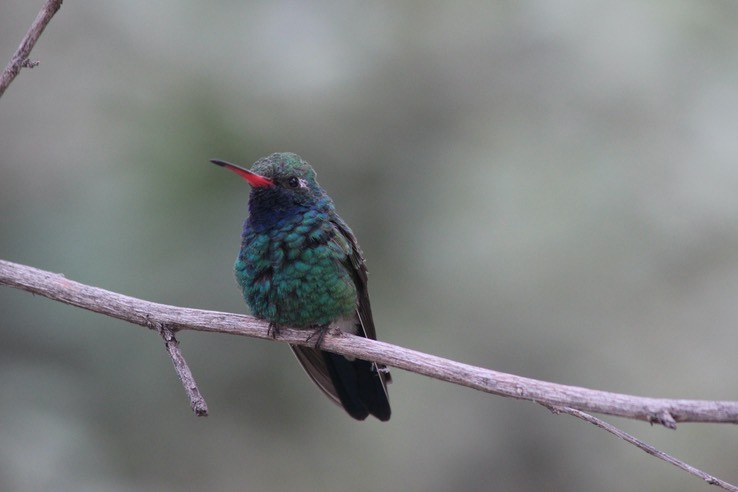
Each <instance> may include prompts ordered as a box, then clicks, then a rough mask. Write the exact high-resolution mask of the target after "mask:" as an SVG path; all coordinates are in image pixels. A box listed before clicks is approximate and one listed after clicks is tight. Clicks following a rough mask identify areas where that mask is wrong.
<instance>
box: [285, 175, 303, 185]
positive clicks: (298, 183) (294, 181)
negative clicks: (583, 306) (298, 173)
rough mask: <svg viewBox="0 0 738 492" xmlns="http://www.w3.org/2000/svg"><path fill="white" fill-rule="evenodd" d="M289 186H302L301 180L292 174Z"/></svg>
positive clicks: (288, 181) (288, 182)
mask: <svg viewBox="0 0 738 492" xmlns="http://www.w3.org/2000/svg"><path fill="white" fill-rule="evenodd" d="M287 186H289V187H290V188H297V187H299V186H300V180H299V179H297V178H296V177H295V176H292V177H291V178H290V179H288V180H287Z"/></svg>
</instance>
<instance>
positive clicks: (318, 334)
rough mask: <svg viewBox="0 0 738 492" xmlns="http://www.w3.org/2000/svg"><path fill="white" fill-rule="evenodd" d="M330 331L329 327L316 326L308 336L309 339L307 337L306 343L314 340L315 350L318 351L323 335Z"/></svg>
mask: <svg viewBox="0 0 738 492" xmlns="http://www.w3.org/2000/svg"><path fill="white" fill-rule="evenodd" d="M329 329H330V326H329V325H321V326H317V327H316V328H315V331H313V333H311V334H310V336H309V337H307V340H305V341H306V342H309V341H310V340H312V339H313V338H315V348H316V349H319V348H320V346H321V344H322V343H323V339H324V338H325V334H326V333H328V330H329Z"/></svg>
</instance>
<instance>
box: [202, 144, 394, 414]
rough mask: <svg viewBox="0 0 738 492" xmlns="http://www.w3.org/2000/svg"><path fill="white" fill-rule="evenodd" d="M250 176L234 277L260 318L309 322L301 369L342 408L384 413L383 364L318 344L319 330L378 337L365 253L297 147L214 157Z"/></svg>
mask: <svg viewBox="0 0 738 492" xmlns="http://www.w3.org/2000/svg"><path fill="white" fill-rule="evenodd" d="M211 162H212V163H213V164H217V165H219V166H222V167H225V168H226V169H230V170H231V171H233V172H235V173H236V174H238V175H239V176H241V177H242V178H244V179H246V181H248V182H249V184H250V185H251V194H250V196H249V217H248V219H246V222H245V223H244V226H243V234H242V236H241V238H242V241H241V251H240V252H239V253H238V258H237V259H236V265H235V269H236V280H237V282H238V285H239V286H240V287H241V289H242V291H243V296H244V299H245V300H246V303H247V304H248V305H249V307H250V308H251V312H252V314H253V315H254V316H256V317H257V318H261V319H264V320H266V321H269V323H270V326H271V329H272V331H273V333H277V332H278V330H279V327H280V326H290V327H296V328H305V329H312V330H314V334H316V335H317V343H316V347H315V348H313V347H304V346H297V345H291V346H290V347H291V348H292V351H293V352H294V353H295V355H296V356H297V360H298V361H299V362H300V364H302V367H303V368H305V371H306V372H307V374H308V376H310V378H311V379H312V380H313V382H314V383H315V384H317V385H318V387H319V388H320V389H321V390H322V391H323V393H325V394H326V395H327V396H328V397H329V398H330V399H331V400H333V401H334V402H335V403H337V404H339V405H341V406H342V407H343V408H344V409H345V410H346V411H347V412H348V414H349V415H351V416H352V417H353V418H355V419H357V420H364V419H365V418H366V417H367V416H368V415H370V414H371V415H374V416H375V417H376V418H378V419H379V420H382V421H386V420H389V418H390V413H391V410H390V405H389V399H388V396H387V383H389V382H391V378H390V375H389V371H388V370H387V368H386V367H384V366H382V365H378V364H375V363H373V362H368V361H365V360H361V359H354V358H349V357H344V356H342V355H337V354H332V353H330V352H325V351H323V350H320V349H319V348H318V347H319V344H320V341H321V340H322V337H323V335H324V334H325V332H326V330H329V329H332V328H338V329H340V330H341V331H344V332H346V333H352V334H354V335H359V336H362V337H367V338H371V339H376V332H375V329H374V321H373V320H372V312H371V308H370V306H369V293H368V291H367V285H366V284H367V270H366V266H365V264H364V256H363V254H362V252H361V249H360V248H359V244H358V243H357V242H356V238H355V237H354V234H353V233H352V232H351V229H350V228H349V226H348V225H346V223H345V222H344V221H343V219H341V217H339V216H338V214H337V213H336V209H335V207H334V205H333V200H331V198H330V197H329V196H328V195H327V194H326V192H325V191H323V189H322V188H321V187H320V185H319V184H318V182H317V181H316V180H315V171H314V170H313V168H312V167H311V166H310V164H308V163H307V162H306V161H304V160H303V159H302V158H300V156H298V155H296V154H291V153H286V152H285V153H277V154H272V155H270V156H268V157H264V158H262V159H259V160H258V161H256V162H255V163H254V165H253V166H252V167H251V170H250V171H249V170H246V169H244V168H242V167H239V166H237V165H235V164H231V163H229V162H224V161H221V160H215V159H214V160H211Z"/></svg>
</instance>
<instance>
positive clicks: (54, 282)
mask: <svg viewBox="0 0 738 492" xmlns="http://www.w3.org/2000/svg"><path fill="white" fill-rule="evenodd" d="M0 285H7V286H9V287H14V288H17V289H22V290H25V291H28V292H32V293H34V294H39V295H42V296H44V297H47V298H49V299H52V300H55V301H59V302H62V303H64V304H70V305H72V306H77V307H81V308H83V309H87V310H90V311H94V312H96V313H101V314H105V315H107V316H111V317H113V318H117V319H121V320H124V321H128V322H130V323H135V324H138V325H141V326H145V327H148V328H155V329H156V330H157V331H159V333H160V334H161V336H162V337H163V338H164V340H165V343H166V344H167V350H168V351H169V353H170V356H171V357H172V361H173V362H174V365H175V368H176V369H177V373H178V374H179V376H180V379H181V381H182V384H183V385H184V387H185V390H186V391H187V394H188V395H189V397H190V404H191V405H192V408H193V410H194V411H195V412H196V413H198V411H199V412H207V406H206V405H205V400H204V399H202V396H201V395H200V392H199V390H198V389H197V386H196V385H195V383H194V379H193V378H192V375H191V373H190V372H189V369H188V368H187V364H186V363H184V359H183V358H181V353H179V350H178V348H177V344H178V342H177V341H176V339H175V338H174V333H175V332H176V331H179V330H195V331H206V332H213V333H227V334H232V335H244V336H250V337H255V338H262V339H266V340H272V339H273V338H272V335H271V334H270V331H269V324H268V323H267V322H264V321H261V320H258V319H256V318H253V317H251V316H244V315H238V314H229V313H221V312H217V311H204V310H199V309H191V308H181V307H175V306H168V305H165V304H158V303H154V302H149V301H144V300H141V299H136V298H133V297H129V296H125V295H122V294H117V293H115V292H110V291H107V290H104V289H99V288H97V287H92V286H89V285H85V284H81V283H79V282H74V281H72V280H68V279H67V278H65V277H64V275H61V274H58V273H52V272H47V271H44V270H39V269H37V268H33V267H29V266H25V265H19V264H17V263H11V262H9V261H4V260H0ZM310 335H312V330H309V331H308V332H307V333H306V331H305V330H299V329H292V328H286V327H283V328H281V329H280V330H279V334H278V335H277V337H276V339H277V340H279V341H283V342H288V343H291V344H295V345H310V343H309V342H308V339H309V338H310ZM321 348H322V349H324V350H328V351H331V352H335V353H339V354H343V355H347V356H351V357H358V358H361V359H364V360H370V361H375V362H379V363H381V364H385V365H387V366H391V367H396V368H399V369H405V370H407V371H410V372H414V373H417V374H422V375H424V376H428V377H432V378H435V379H440V380H442V381H447V382H450V383H454V384H458V385H461V386H466V387H469V388H473V389H476V390H479V391H484V392H487V393H492V394H495V395H499V396H505V397H509V398H516V399H519V400H530V401H534V402H536V403H539V404H541V405H543V406H546V407H548V408H549V409H551V410H552V411H554V412H556V413H568V414H570V415H574V416H576V417H578V418H580V419H582V420H585V421H587V422H590V423H592V424H594V425H597V426H598V427H601V428H603V429H605V430H607V431H608V432H611V433H613V434H615V435H617V436H619V437H621V438H622V439H625V440H626V441H627V442H629V443H631V444H634V445H635V446H638V447H639V448H640V449H642V450H644V451H646V452H647V453H649V454H652V455H654V456H656V457H658V458H660V459H662V460H665V461H667V462H669V463H672V464H673V465H675V466H677V467H679V468H681V469H683V470H686V471H687V472H689V473H691V474H693V475H695V476H698V477H700V478H702V479H703V480H705V481H707V482H708V483H710V484H712V485H717V486H719V487H722V488H724V489H727V490H733V491H738V488H736V487H735V486H734V485H731V484H729V483H727V482H724V481H722V480H720V479H717V478H715V477H713V476H711V475H708V474H707V473H705V472H703V471H701V470H698V469H697V468H694V467H692V466H690V465H688V464H686V463H684V462H682V461H679V460H677V459H676V458H673V457H672V456H670V455H668V454H666V453H663V452H661V451H659V450H657V449H656V448H653V447H652V446H649V445H648V444H645V443H643V442H642V441H639V440H638V439H636V438H635V437H633V436H631V435H629V434H627V433H625V432H623V431H621V430H620V429H618V428H616V427H614V426H612V425H610V424H607V423H606V422H603V421H602V420H600V419H597V418H596V417H593V416H591V415H589V414H587V413H584V411H587V412H597V413H603V414H608V415H615V416H619V417H626V418H631V419H637V420H643V421H646V422H649V423H652V424H653V423H657V424H661V425H663V426H665V427H667V428H670V429H675V428H676V423H677V422H713V423H731V424H735V423H738V402H735V401H711V400H669V399H663V398H646V397H640V396H631V395H625V394H620V393H609V392H606V391H598V390H592V389H587V388H580V387H577V386H568V385H562V384H555V383H549V382H546V381H539V380H535V379H530V378H524V377H520V376H515V375H513V374H506V373H503V372H498V371H493V370H490V369H484V368H481V367H475V366H471V365H468V364H462V363H460V362H455V361H452V360H449V359H444V358H441V357H437V356H434V355H430V354H425V353H422V352H418V351H415V350H410V349H406V348H402V347H399V346H396V345H391V344H388V343H384V342H379V341H375V340H368V339H366V338H362V337H357V336H353V335H349V334H340V333H339V334H337V333H333V332H329V333H326V335H325V338H324V339H323V343H322V344H321Z"/></svg>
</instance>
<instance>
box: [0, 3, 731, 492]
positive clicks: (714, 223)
mask: <svg viewBox="0 0 738 492" xmlns="http://www.w3.org/2000/svg"><path fill="white" fill-rule="evenodd" d="M42 3H43V2H42V1H41V0H37V1H33V2H21V1H5V2H3V3H2V4H1V5H0V64H1V65H2V66H4V65H5V64H6V63H7V61H8V60H9V59H10V57H11V56H12V53H13V52H14V50H15V49H16V47H17V46H18V44H19V42H20V40H21V38H22V37H23V35H24V34H25V32H26V31H27V29H28V27H29V26H30V24H31V22H32V21H33V19H34V18H35V16H36V14H37V12H38V10H39V9H40V7H41V5H42ZM736 46H738V4H736V3H734V2H727V1H717V2H700V1H696V0H693V1H676V2H647V3H644V2H639V1H631V0H626V1H621V2H612V1H595V2H585V1H574V0H571V1H566V0H556V1H541V0H539V1H534V0H524V1H518V2H484V1H468V2H466V1H462V2H452V3H442V2H423V1H404V2H390V1H379V2H371V3H366V2H335V3H334V2H326V1H323V2H320V1H319V2H311V3H309V4H308V3H305V2H298V1H269V2H267V1H257V2H232V1H214V2H193V1H190V2H181V1H176V2H175V1H172V0H165V1H161V2H154V3H152V2H144V1H141V0H134V1H130V2H85V3H84V4H83V3H80V2H73V1H67V2H65V3H64V5H63V6H62V8H61V10H60V12H59V13H58V14H57V15H56V17H55V18H54V19H53V20H52V22H51V24H50V25H49V27H48V28H47V30H46V32H45V33H44V35H43V36H42V38H41V40H40V42H39V43H38V45H37V46H36V49H35V50H34V51H33V53H32V56H31V59H34V60H40V61H41V65H40V66H39V67H38V68H36V69H34V70H24V71H23V72H22V73H21V74H20V76H19V77H18V78H17V79H16V80H15V82H14V83H13V84H12V85H11V86H10V88H9V89H8V91H7V92H6V93H5V95H4V97H3V98H2V100H0V258H2V259H5V260H10V261H14V262H19V263H23V264H27V265H32V266H35V267H38V268H42V269H46V270H50V271H53V272H61V273H64V274H65V275H66V276H67V277H69V278H71V279H74V280H77V281H80V282H84V283H88V284H91V285H95V286H99V287H103V288H106V289H110V290H113V291H116V292H121V293H124V294H128V295H132V296H136V297H140V298H144V299H148V300H151V301H156V302H161V303H169V304H174V305H178V306H189V307H194V308H203V309H212V310H222V311H230V312H237V313H243V312H246V307H245V304H244V302H243V300H242V299H241V296H240V293H239V291H238V289H237V288H236V285H235V281H234V279H233V273H232V265H233V260H234V259H235V255H236V253H237V250H238V247H239V235H240V231H241V224H242V221H243V219H244V218H245V216H246V213H247V210H246V200H247V195H248V191H249V189H248V186H247V185H246V183H244V182H243V180H240V179H238V178H237V177H235V176H233V175H232V174H230V173H227V172H225V171H223V170H222V169H219V168H216V167H215V166H213V165H211V164H209V163H208V159H210V158H214V157H217V158H221V159H227V160H231V161H234V162H239V163H242V164H244V165H246V166H250V165H251V163H252V162H253V161H255V160H256V159H258V158H259V157H261V156H263V155H267V154H270V153H272V152H275V151H292V152H297V153H299V154H300V155H302V156H303V157H304V158H305V159H307V160H308V161H310V162H311V163H312V164H313V165H314V167H315V168H316V170H317V172H318V177H319V181H320V183H321V185H322V186H323V187H324V188H326V189H327V190H328V192H329V193H330V194H331V195H332V197H333V198H334V200H335V202H336V204H337V206H338V209H339V211H340V213H341V215H342V216H343V217H344V219H346V221H347V222H348V223H349V224H350V225H351V226H352V228H353V229H354V232H355V233H356V235H357V236H358V238H359V241H360V243H361V245H362V247H363V249H364V252H365V254H366V257H367V261H368V266H369V269H370V273H371V279H370V285H369V287H370V292H371V295H372V304H373V308H374V317H375V319H376V323H377V327H378V332H379V337H380V338H381V339H382V340H384V341H387V342H391V343H395V344H399V345H402V346H405V347H409V348H414V349H417V350H421V351H425V352H429V353H433V354H436V355H440V356H444V357H448V358H452V359H456V360H459V361H463V362H466V363H470V364H475V365H480V366H484V367H489V368H493V369H496V370H500V371H506V372H512V373H515V374H520V375H524V376H528V377H532V378H538V379H544V380H549V381H554V382H560V383H567V384H573V385H580V386H587V387H593V388H598V389H603V390H610V391H617V392H626V393H632V394H638V395H647V396H654V397H672V398H700V399H726V400H736V399H738V381H737V380H736V379H737V378H736V374H737V372H738V362H737V361H736V356H735V347H736V346H737V344H738V330H736V327H735V318H736V313H738V306H736V299H738V165H737V164H738V137H736V134H737V132H738V62H737V61H736ZM0 338H1V339H2V343H0V393H2V398H1V399H0V490H2V491H8V492H14V491H30V490H33V491H40V490H53V491H83V492H84V491H102V490H104V491H121V492H127V491H134V490H135V491H180V490H193V491H194V490H254V491H259V490H329V491H333V490H346V489H351V490H354V491H374V490H408V491H445V490H501V491H502V490H510V491H534V490H542V489H545V490H556V491H559V490H560V491H568V490H596V491H622V490H653V491H656V490H664V491H667V490H668V491H674V490H691V491H694V490H704V491H707V490H713V489H712V488H711V487H710V486H708V485H706V484H703V483H702V482H700V481H699V480H698V479H696V478H694V477H692V476H689V475H687V474H686V473H684V472H681V471H679V470H677V469H676V468H674V467H672V466H670V465H667V464H665V463H663V462H661V461H658V460H656V459H654V458H651V457H649V456H647V455H646V454H644V453H643V452H641V451H640V450H637V449H636V448H634V447H632V446H630V445H628V444H626V443H624V442H622V441H620V440H618V439H616V438H614V437H612V436H610V435H608V434H606V433H605V432H603V431H601V430H599V429H596V428H594V427H592V426H589V425H587V424H584V423H582V422H580V421H577V420H575V419H573V418H571V417H567V416H555V415H553V414H551V413H550V412H548V411H547V410H546V409H544V408H542V407H539V406H537V405H534V404H531V403H528V402H520V401H515V400H509V399H504V398H499V397H492V396H490V395H485V394H482V393H478V392H474V391H472V390H469V389H465V388H461V387H457V386H452V385H450V384H445V383H440V382H437V381H433V380H430V379H426V378H423V377H420V376H417V375H414V374H408V373H405V372H402V371H399V370H395V371H394V373H393V376H394V381H395V382H394V384H393V385H392V387H391V388H390V393H391V401H392V404H393V410H394V413H393V416H392V420H391V421H390V422H389V423H387V424H382V423H379V422H377V421H376V420H371V421H366V422H363V423H359V422H355V421H353V420H352V419H350V418H349V417H348V416H347V415H346V414H345V413H344V412H343V411H341V410H340V409H338V408H337V407H335V406H333V405H332V404H331V403H330V402H328V400H327V399H326V398H325V397H324V396H323V395H322V394H321V393H320V391H318V390H317V389H316V388H315V387H314V386H313V385H312V384H311V383H310V381H309V380H308V379H307V377H306V376H305V375H304V374H303V372H302V370H301V369H300V368H299V366H298V364H297V363H296V361H295V360H294V358H293V356H292V355H291V354H290V352H289V350H288V349H287V347H285V346H283V345H281V344H277V343H269V342H265V341H258V340H252V339H248V338H239V337H232V336H226V335H212V334H201V333H182V334H181V335H180V337H179V338H180V340H181V342H182V349H183V351H184V354H185V356H186V357H187V359H188V361H189V363H190V366H191V368H192V370H193V372H194V375H195V377H196V378H197V380H198V382H199V385H200V388H201V390H202V391H203V393H204V395H205V397H206V399H207V401H208V404H209V406H210V411H211V415H210V416H209V417H208V418H205V419H202V418H196V417H195V416H194V415H193V414H192V412H191V411H190V409H189V406H188V403H187V400H186V398H185V396H184V393H183V390H182V388H181V386H180V384H179V381H178V380H177V378H176V375H175V373H174V371H173V369H172V367H171V362H170V360H169V358H168V356H167V355H166V352H165V350H164V348H163V344H162V342H161V340H160V338H159V337H158V336H157V335H156V334H154V333H152V332H149V331H147V330H145V329H142V328H140V327H138V326H133V325H128V324H125V323H123V322H120V321H116V320H113V319H108V318H106V317H104V316H101V315H97V314H92V313H88V312H86V311H82V310H80V309H77V308H72V307H69V306H65V305H63V304H59V303H54V302H51V301H49V300H46V299H43V298H40V297H34V296H31V295H29V294H27V293H24V292H20V291H16V290H13V289H10V288H6V287H3V288H0ZM607 420H609V421H610V422H613V423H615V424H616V425H619V426H622V427H623V428H624V429H626V430H628V431H630V432H633V433H635V434H636V435H637V436H638V437H640V438H641V439H643V440H645V441H647V442H649V443H651V444H653V445H655V446H657V447H658V448H660V449H662V450H663V451H666V452H668V453H672V454H674V455H675V456H677V457H679V458H681V459H683V460H685V461H687V462H689V463H690V464H692V465H695V466H697V467H701V468H704V469H705V470H706V471H707V472H710V473H713V474H715V475H717V476H719V477H720V478H722V479H725V480H728V481H732V482H733V483H736V482H738V429H736V427H735V426H729V425H708V424H682V425H680V426H679V428H678V430H677V431H676V432H672V431H669V430H666V429H664V428H661V427H650V426H648V425H647V424H644V423H641V422H630V421H626V420H623V419H616V418H607Z"/></svg>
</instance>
